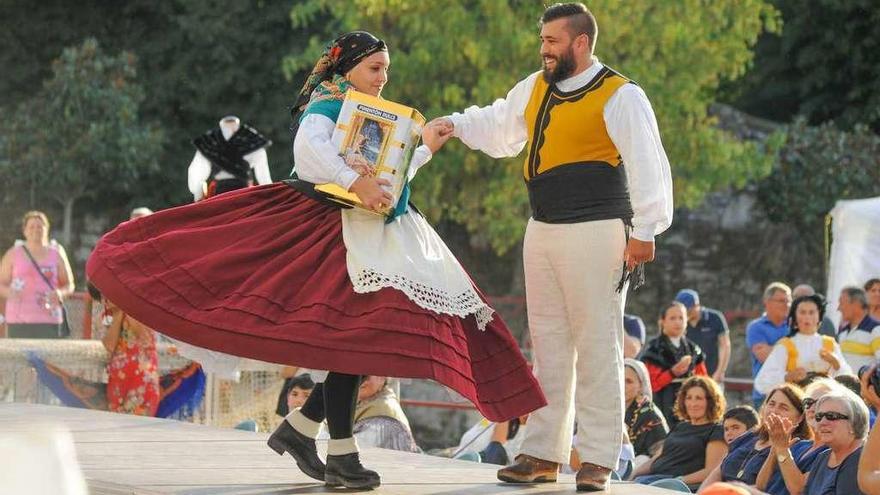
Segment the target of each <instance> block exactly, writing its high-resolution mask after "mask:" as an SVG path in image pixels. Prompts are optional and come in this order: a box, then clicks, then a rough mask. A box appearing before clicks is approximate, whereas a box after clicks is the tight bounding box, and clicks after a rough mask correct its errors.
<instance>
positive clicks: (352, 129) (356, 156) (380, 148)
mask: <svg viewBox="0 0 880 495" xmlns="http://www.w3.org/2000/svg"><path fill="white" fill-rule="evenodd" d="M424 126H425V117H423V116H422V114H421V113H419V112H418V110H416V109H414V108H410V107H408V106H405V105H401V104H399V103H394V102H392V101H388V100H383V99H381V98H377V97H375V96H370V95H368V94H365V93H360V92H358V91H355V90H349V91H348V93H346V95H345V101H344V102H343V103H342V110H341V111H340V112H339V119H338V120H337V121H336V129H334V131H333V137H332V143H333V145H334V146H336V149H337V150H338V151H339V156H341V157H342V158H343V159H344V160H345V161H346V163H348V164H349V166H352V168H355V169H356V170H357V169H358V167H360V166H367V167H369V169H371V170H372V171H373V175H374V176H375V177H378V178H381V179H387V180H388V181H389V182H390V183H391V186H385V187H384V189H385V190H386V191H388V193H390V194H391V197H392V198H393V199H394V201H393V203H392V204H391V205H390V206H388V207H387V208H385V209H384V210H383V211H381V212H376V211H374V210H372V209H370V208H367V207H366V206H364V205H363V203H361V200H360V199H359V198H358V197H357V195H356V194H354V193H352V192H348V191H346V190H345V189H343V188H342V187H340V186H339V185H337V184H332V183H328V184H319V185H316V186H315V191H319V192H321V193H323V194H325V195H326V196H327V197H328V198H330V199H332V200H333V201H336V202H339V203H341V204H345V205H348V206H354V207H356V208H363V209H364V210H367V211H370V212H373V213H376V214H379V215H385V216H387V215H389V214H390V213H391V212H392V211H394V206H395V205H396V204H397V201H398V199H399V198H400V194H401V193H402V192H403V186H404V185H406V177H407V171H408V170H409V162H410V160H411V159H412V154H413V151H414V150H415V148H416V146H417V144H418V142H419V138H420V137H421V135H422V128H423V127H424Z"/></svg>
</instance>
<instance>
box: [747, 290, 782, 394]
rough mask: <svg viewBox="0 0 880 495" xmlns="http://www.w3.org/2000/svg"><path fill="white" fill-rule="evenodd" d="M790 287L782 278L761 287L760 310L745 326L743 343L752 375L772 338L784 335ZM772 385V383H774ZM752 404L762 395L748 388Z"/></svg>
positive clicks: (764, 359) (756, 373) (772, 341)
mask: <svg viewBox="0 0 880 495" xmlns="http://www.w3.org/2000/svg"><path fill="white" fill-rule="evenodd" d="M790 307H791V289H790V288H789V287H788V286H787V285H785V284H783V283H782V282H773V283H772V284H770V285H768V286H767V288H766V289H764V314H763V315H761V317H760V318H758V319H756V320H752V321H751V322H749V324H748V326H746V345H747V346H748V348H749V352H750V353H751V355H752V378H755V377H757V376H758V372H759V371H761V366H762V365H763V364H764V361H766V360H767V356H769V355H770V353H771V352H772V351H773V346H774V345H775V344H776V341H778V340H779V339H781V338H782V337H785V336H786V335H788V310H789V308H790ZM774 385H775V384H774ZM752 402H753V403H754V406H755V407H761V404H763V403H764V395H763V394H761V392H758V389H756V388H752Z"/></svg>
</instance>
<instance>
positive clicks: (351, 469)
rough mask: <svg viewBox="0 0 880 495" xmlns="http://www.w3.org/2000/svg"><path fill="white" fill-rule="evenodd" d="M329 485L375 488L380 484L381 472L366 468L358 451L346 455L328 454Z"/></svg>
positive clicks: (327, 471) (326, 474) (327, 475)
mask: <svg viewBox="0 0 880 495" xmlns="http://www.w3.org/2000/svg"><path fill="white" fill-rule="evenodd" d="M324 482H325V483H326V484H327V486H344V487H345V488H356V489H364V488H369V489H373V488H376V487H378V486H379V483H380V480H379V473H377V472H376V471H370V470H369V469H365V468H364V466H362V465H361V459H360V456H358V453H357V452H354V453H351V454H345V455H328V456H327V469H326V471H325V472H324Z"/></svg>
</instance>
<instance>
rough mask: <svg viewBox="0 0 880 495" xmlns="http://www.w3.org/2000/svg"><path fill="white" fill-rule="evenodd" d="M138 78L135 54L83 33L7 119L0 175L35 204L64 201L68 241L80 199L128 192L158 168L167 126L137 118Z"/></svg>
mask: <svg viewBox="0 0 880 495" xmlns="http://www.w3.org/2000/svg"><path fill="white" fill-rule="evenodd" d="M135 79H136V73H135V62H134V58H133V56H132V55H131V54H129V53H121V54H119V55H116V56H112V55H107V54H105V53H103V52H102V50H101V49H100V47H99V46H98V43H97V41H96V40H94V39H89V40H86V41H85V42H83V43H82V45H80V46H77V47H73V48H68V49H65V50H64V52H63V53H62V54H61V57H60V58H58V59H57V60H56V61H55V62H53V64H52V77H51V78H50V79H49V80H47V81H46V83H45V84H44V85H43V88H42V89H41V90H40V92H38V93H37V94H36V95H35V96H34V97H33V98H31V99H29V100H27V101H24V102H22V103H21V104H20V105H19V106H18V107H17V109H16V111H15V112H14V113H13V114H12V115H11V116H10V117H9V118H8V119H6V121H5V122H4V124H3V126H4V129H3V134H4V135H5V139H4V140H3V145H4V147H3V155H4V158H3V159H2V160H0V176H2V177H3V178H4V179H5V181H6V183H7V184H8V185H17V186H19V188H20V189H21V190H25V191H30V195H31V202H30V203H31V204H34V202H35V200H34V198H35V197H39V198H40V200H42V201H53V202H57V203H58V204H59V206H60V207H62V208H63V211H64V222H63V225H64V234H63V239H64V242H65V243H69V242H70V241H71V232H72V224H73V213H74V206H75V204H76V202H77V201H79V200H81V199H84V198H92V199H101V198H109V197H113V196H114V195H115V194H130V193H131V191H133V190H134V189H136V188H137V186H138V181H139V180H140V179H141V178H142V177H144V176H145V175H146V174H148V173H150V172H153V171H155V170H157V169H158V153H159V150H160V147H161V144H162V133H161V132H160V131H159V130H158V129H156V128H154V127H151V126H148V125H144V124H143V123H141V122H140V119H139V116H138V112H139V105H140V103H141V102H142V101H143V99H144V92H143V89H142V88H141V87H140V86H139V85H138V84H137V83H136V82H135ZM22 170H24V171H25V173H24V174H22V173H21V171H22Z"/></svg>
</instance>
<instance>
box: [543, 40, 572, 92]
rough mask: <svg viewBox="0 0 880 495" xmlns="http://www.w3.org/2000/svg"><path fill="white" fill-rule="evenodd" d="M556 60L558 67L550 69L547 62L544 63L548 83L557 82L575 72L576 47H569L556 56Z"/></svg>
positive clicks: (545, 79) (545, 77)
mask: <svg viewBox="0 0 880 495" xmlns="http://www.w3.org/2000/svg"><path fill="white" fill-rule="evenodd" d="M555 60H556V68H555V69H553V70H550V69H548V68H547V63H546V62H544V63H542V65H543V67H544V72H543V76H544V81H546V82H547V83H548V84H553V83H557V82H559V81H562V80H564V79H568V78H569V77H571V74H572V73H573V72H574V69H575V67H576V64H575V61H574V49H573V48H572V47H568V51H567V52H565V53H563V54H562V55H560V56H558V57H555Z"/></svg>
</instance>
